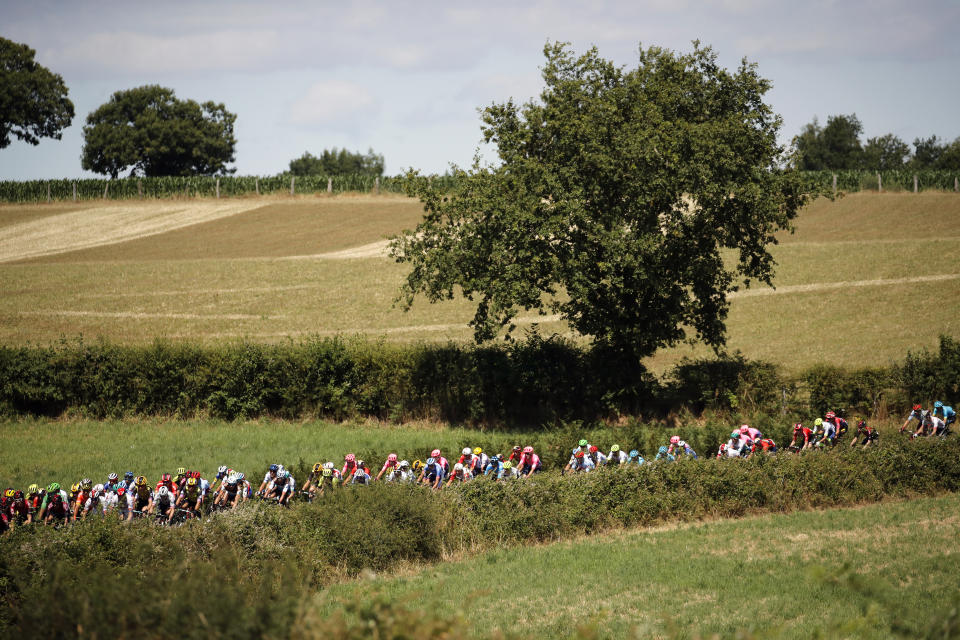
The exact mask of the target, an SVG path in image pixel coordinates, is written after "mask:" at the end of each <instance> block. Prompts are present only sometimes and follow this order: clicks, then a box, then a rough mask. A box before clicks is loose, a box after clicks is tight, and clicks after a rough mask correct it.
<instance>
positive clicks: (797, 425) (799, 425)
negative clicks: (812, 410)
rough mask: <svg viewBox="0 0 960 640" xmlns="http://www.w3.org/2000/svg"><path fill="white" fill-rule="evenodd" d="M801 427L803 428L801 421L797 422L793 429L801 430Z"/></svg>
mask: <svg viewBox="0 0 960 640" xmlns="http://www.w3.org/2000/svg"><path fill="white" fill-rule="evenodd" d="M800 429H803V423H801V422H795V423H794V424H793V430H794V431H800Z"/></svg>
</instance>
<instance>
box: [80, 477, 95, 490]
mask: <svg viewBox="0 0 960 640" xmlns="http://www.w3.org/2000/svg"><path fill="white" fill-rule="evenodd" d="M80 487H81V488H82V489H83V490H84V491H89V490H90V489H91V487H93V480H91V479H90V478H84V479H83V480H81V481H80Z"/></svg>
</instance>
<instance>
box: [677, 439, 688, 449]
mask: <svg viewBox="0 0 960 640" xmlns="http://www.w3.org/2000/svg"><path fill="white" fill-rule="evenodd" d="M677 446H678V447H682V448H684V449H686V448H687V443H686V442H685V441H683V440H681V441H680V442H678V443H677Z"/></svg>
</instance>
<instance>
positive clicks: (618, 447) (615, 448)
mask: <svg viewBox="0 0 960 640" xmlns="http://www.w3.org/2000/svg"><path fill="white" fill-rule="evenodd" d="M610 451H613V452H614V453H616V452H617V451H620V445H618V444H615V445H613V446H612V447H610Z"/></svg>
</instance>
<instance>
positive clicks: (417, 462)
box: [412, 460, 423, 471]
mask: <svg viewBox="0 0 960 640" xmlns="http://www.w3.org/2000/svg"><path fill="white" fill-rule="evenodd" d="M412 466H413V470H414V471H419V470H420V469H423V460H414V461H413V465H412Z"/></svg>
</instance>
